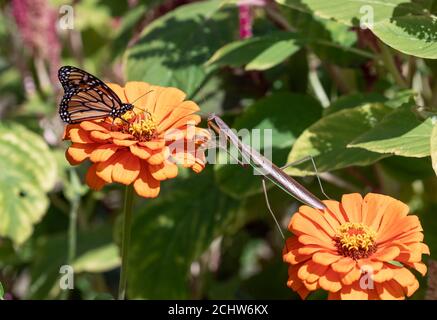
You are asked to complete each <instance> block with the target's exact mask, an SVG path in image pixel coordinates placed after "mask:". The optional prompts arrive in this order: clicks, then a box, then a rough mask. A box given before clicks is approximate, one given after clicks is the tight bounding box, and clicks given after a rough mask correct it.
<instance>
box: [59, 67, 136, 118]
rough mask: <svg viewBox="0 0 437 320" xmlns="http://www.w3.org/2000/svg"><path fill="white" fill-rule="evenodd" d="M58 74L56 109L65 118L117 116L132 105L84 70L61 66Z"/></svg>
mask: <svg viewBox="0 0 437 320" xmlns="http://www.w3.org/2000/svg"><path fill="white" fill-rule="evenodd" d="M58 78H59V81H60V82H61V84H62V87H63V88H64V97H63V99H62V101H61V105H60V109H59V114H60V116H61V119H62V120H63V121H64V122H67V123H78V122H81V121H84V120H92V119H101V118H106V117H109V116H111V117H119V116H120V115H121V114H123V113H124V112H126V111H127V110H130V109H132V105H130V104H124V103H123V102H122V101H121V99H120V97H119V96H117V94H116V93H115V92H114V91H113V90H112V89H111V88H109V87H108V86H107V85H106V84H105V83H104V82H103V81H102V80H100V79H99V78H97V77H95V76H93V75H92V74H90V73H88V72H86V71H84V70H81V69H79V68H76V67H72V66H63V67H61V68H60V69H59V71H58Z"/></svg>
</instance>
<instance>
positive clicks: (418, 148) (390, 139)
mask: <svg viewBox="0 0 437 320" xmlns="http://www.w3.org/2000/svg"><path fill="white" fill-rule="evenodd" d="M431 131H432V124H431V119H430V118H428V119H427V120H425V121H420V120H419V119H417V117H416V115H415V114H414V113H413V112H412V111H411V108H410V107H409V106H408V107H402V108H399V109H396V110H394V111H393V112H391V113H390V114H388V115H387V116H386V117H384V119H382V121H381V122H380V123H378V124H377V125H376V126H374V127H373V128H372V129H371V130H369V131H367V132H365V133H364V134H362V135H360V136H359V137H357V138H356V139H355V140H354V141H352V142H351V143H350V144H349V145H348V147H349V148H363V149H367V150H369V151H373V152H378V153H391V154H395V155H398V156H404V157H416V158H421V157H427V156H429V155H430V145H429V140H430V137H431Z"/></svg>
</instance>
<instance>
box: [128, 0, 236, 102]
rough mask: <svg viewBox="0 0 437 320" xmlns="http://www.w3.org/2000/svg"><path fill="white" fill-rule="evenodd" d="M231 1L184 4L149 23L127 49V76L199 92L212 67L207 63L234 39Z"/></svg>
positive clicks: (191, 92) (189, 93)
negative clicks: (207, 67)
mask: <svg viewBox="0 0 437 320" xmlns="http://www.w3.org/2000/svg"><path fill="white" fill-rule="evenodd" d="M226 2H227V1H217V0H211V1H203V2H196V3H192V4H187V5H184V6H181V7H179V8H177V9H175V10H174V11H171V12H170V13H168V14H166V15H164V16H163V17H160V18H158V19H157V20H155V21H154V22H153V23H151V24H150V25H149V26H148V27H146V28H145V29H144V30H143V32H142V35H141V37H140V39H139V41H138V42H137V43H136V44H135V45H134V46H133V47H132V48H130V49H129V50H128V52H127V78H128V79H129V80H139V81H147V82H151V83H154V84H157V85H162V86H174V87H177V88H180V89H181V90H183V91H184V92H186V93H187V94H188V95H192V94H193V93H194V92H196V91H197V90H198V89H199V87H200V85H201V84H202V83H203V82H204V81H205V79H206V77H207V76H208V75H209V74H210V72H211V71H212V70H208V69H206V68H204V66H203V65H204V63H205V62H206V61H207V60H208V58H209V57H211V55H212V54H213V53H214V52H215V51H216V50H217V49H218V48H220V47H221V46H223V45H224V44H225V43H227V42H228V41H230V40H231V38H232V35H233V30H235V23H234V22H233V21H234V20H233V19H231V18H230V16H229V14H230V12H229V11H220V12H219V10H220V9H221V8H222V6H223V5H224V4H225V3H226Z"/></svg>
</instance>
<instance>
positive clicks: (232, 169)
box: [215, 93, 322, 198]
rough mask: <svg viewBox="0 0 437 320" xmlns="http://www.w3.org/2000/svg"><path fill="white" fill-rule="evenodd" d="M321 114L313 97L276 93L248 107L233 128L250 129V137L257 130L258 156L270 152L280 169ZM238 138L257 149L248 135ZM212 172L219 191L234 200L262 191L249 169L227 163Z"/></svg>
mask: <svg viewBox="0 0 437 320" xmlns="http://www.w3.org/2000/svg"><path fill="white" fill-rule="evenodd" d="M321 112H322V107H321V105H320V103H319V102H318V101H317V100H315V99H314V98H311V97H308V96H303V95H298V94H292V93H275V94H272V95H271V96H269V97H267V98H264V99H262V100H259V101H258V102H256V103H255V104H254V105H252V106H251V107H249V108H248V109H247V111H246V112H245V113H244V114H243V115H242V116H241V117H239V118H237V119H236V121H235V123H234V125H233V127H235V129H237V130H240V129H244V130H249V131H250V132H251V133H252V134H254V133H255V132H254V131H253V130H254V129H258V130H259V133H260V142H264V143H263V145H260V146H259V147H260V148H262V150H261V151H262V152H261V153H262V154H263V153H264V152H263V150H271V155H272V157H273V158H272V160H273V162H274V163H276V164H277V165H279V166H281V165H282V164H284V162H285V160H286V156H287V153H288V151H289V150H290V147H291V146H292V145H293V143H294V141H295V140H296V138H297V137H298V136H299V135H300V134H301V133H302V131H303V130H304V129H305V128H306V127H308V126H309V125H310V124H312V123H313V122H315V121H316V120H317V119H319V118H320V115H321ZM265 130H269V131H265ZM267 133H271V138H272V139H271V141H269V140H266V138H267V136H266V134H267ZM241 138H242V141H243V142H244V143H249V144H250V145H252V147H256V145H254V143H253V141H252V143H250V142H251V141H250V139H251V136H250V135H246V136H243V137H241ZM266 141H267V142H268V143H266ZM267 148H268V149H267ZM215 170H216V177H217V182H218V184H219V186H220V188H221V189H222V190H223V191H225V192H226V193H228V194H230V195H232V196H233V197H236V198H241V197H245V196H249V195H253V194H256V193H259V192H261V190H262V188H261V180H260V177H259V176H258V175H254V170H253V169H252V168H251V167H247V168H242V167H241V166H240V165H238V164H229V165H217V166H215ZM235 181H238V183H235Z"/></svg>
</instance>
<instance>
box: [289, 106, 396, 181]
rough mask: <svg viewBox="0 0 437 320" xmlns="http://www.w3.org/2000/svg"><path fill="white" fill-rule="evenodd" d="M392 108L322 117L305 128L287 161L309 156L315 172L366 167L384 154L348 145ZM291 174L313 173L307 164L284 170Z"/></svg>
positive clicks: (367, 108)
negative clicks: (316, 170) (313, 161)
mask: <svg viewBox="0 0 437 320" xmlns="http://www.w3.org/2000/svg"><path fill="white" fill-rule="evenodd" d="M391 110H392V109H391V108H389V107H386V106H384V105H381V104H367V105H364V106H360V107H356V108H351V109H343V110H341V111H338V112H335V113H333V114H330V115H328V116H325V117H323V118H322V119H320V120H319V121H317V122H316V123H315V124H313V125H312V126H310V127H309V128H308V129H306V130H305V131H304V132H303V133H302V135H301V136H300V137H299V138H298V139H297V140H296V142H295V143H294V146H293V149H292V150H291V152H290V154H289V156H288V162H295V161H298V160H301V159H303V158H306V157H308V156H312V157H313V158H314V160H315V163H316V165H317V169H318V171H319V172H324V171H331V170H336V169H341V168H345V167H349V166H366V165H369V164H372V163H374V162H376V161H378V160H380V159H382V158H384V157H385V156H386V155H382V154H379V153H375V152H371V151H368V150H365V149H359V148H347V146H348V145H349V143H351V142H352V141H353V140H354V139H356V138H357V137H358V136H360V135H361V134H363V133H365V132H367V131H368V130H369V129H371V128H372V127H373V126H375V125H376V124H377V123H379V121H381V119H382V118H383V117H384V116H385V115H387V114H388V113H389V112H390V111H391ZM286 172H287V173H289V174H291V175H309V174H314V168H313V166H312V164H311V162H308V163H303V164H301V165H297V166H293V167H290V168H288V169H286Z"/></svg>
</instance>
